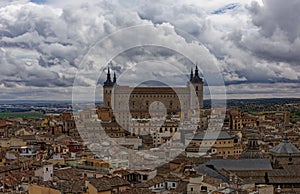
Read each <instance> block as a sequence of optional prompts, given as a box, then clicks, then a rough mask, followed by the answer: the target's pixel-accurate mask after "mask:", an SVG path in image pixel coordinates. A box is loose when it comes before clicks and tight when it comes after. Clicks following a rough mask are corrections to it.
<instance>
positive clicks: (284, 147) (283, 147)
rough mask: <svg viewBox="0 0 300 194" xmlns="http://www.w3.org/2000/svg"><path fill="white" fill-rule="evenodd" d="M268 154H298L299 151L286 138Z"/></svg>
mask: <svg viewBox="0 0 300 194" xmlns="http://www.w3.org/2000/svg"><path fill="white" fill-rule="evenodd" d="M270 152H271V153H278V154H300V150H299V149H298V148H297V147H296V146H295V145H293V144H292V143H291V142H290V140H289V139H288V138H287V136H286V137H285V138H284V140H283V141H282V142H281V143H280V144H278V145H277V146H275V147H274V148H272V149H271V150H270Z"/></svg>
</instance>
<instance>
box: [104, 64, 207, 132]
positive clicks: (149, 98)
mask: <svg viewBox="0 0 300 194" xmlns="http://www.w3.org/2000/svg"><path fill="white" fill-rule="evenodd" d="M156 82H157V83H160V82H158V81H156ZM160 84H161V83H160ZM103 105H104V106H103V107H100V108H99V109H98V115H99V119H101V118H102V119H104V120H105V121H109V117H112V120H115V121H117V122H118V123H119V124H120V125H122V126H123V127H126V128H129V124H130V121H131V119H132V118H135V119H142V118H146V119H147V118H153V117H161V116H165V115H178V116H179V117H180V118H181V119H186V120H188V119H190V118H191V117H192V115H193V114H194V115H195V112H197V113H198V114H199V113H200V111H196V110H200V109H202V108H203V80H202V78H201V77H200V76H199V70H198V67H197V66H196V69H195V71H194V72H193V70H192V71H191V75H190V80H189V81H188V82H187V84H186V86H183V87H170V86H155V87H144V86H138V87H130V86H120V85H118V84H117V78H116V74H115V73H114V76H113V79H111V74H110V70H109V69H108V72H107V78H106V81H105V82H104V85H103ZM109 109H112V111H111V110H109ZM108 110H109V111H108ZM112 112H113V114H112Z"/></svg>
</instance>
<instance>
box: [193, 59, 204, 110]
mask: <svg viewBox="0 0 300 194" xmlns="http://www.w3.org/2000/svg"><path fill="white" fill-rule="evenodd" d="M190 83H191V84H192V85H193V87H194V91H195V93H196V96H197V98H198V106H199V108H200V109H202V108H203V80H202V78H200V76H199V70H198V66H197V65H196V69H195V73H194V74H193V69H192V70H191V75H190ZM191 92H193V91H191ZM191 96H192V95H191Z"/></svg>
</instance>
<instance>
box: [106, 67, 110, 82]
mask: <svg viewBox="0 0 300 194" xmlns="http://www.w3.org/2000/svg"><path fill="white" fill-rule="evenodd" d="M106 81H109V82H111V78H110V69H109V67H108V71H107V76H106Z"/></svg>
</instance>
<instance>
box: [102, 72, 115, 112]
mask: <svg viewBox="0 0 300 194" xmlns="http://www.w3.org/2000/svg"><path fill="white" fill-rule="evenodd" d="M115 84H116V74H115V73H114V78H113V81H111V76H110V69H109V67H108V70H107V74H106V81H105V82H104V84H103V103H104V106H106V107H111V94H112V90H113V87H114V85H115Z"/></svg>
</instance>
